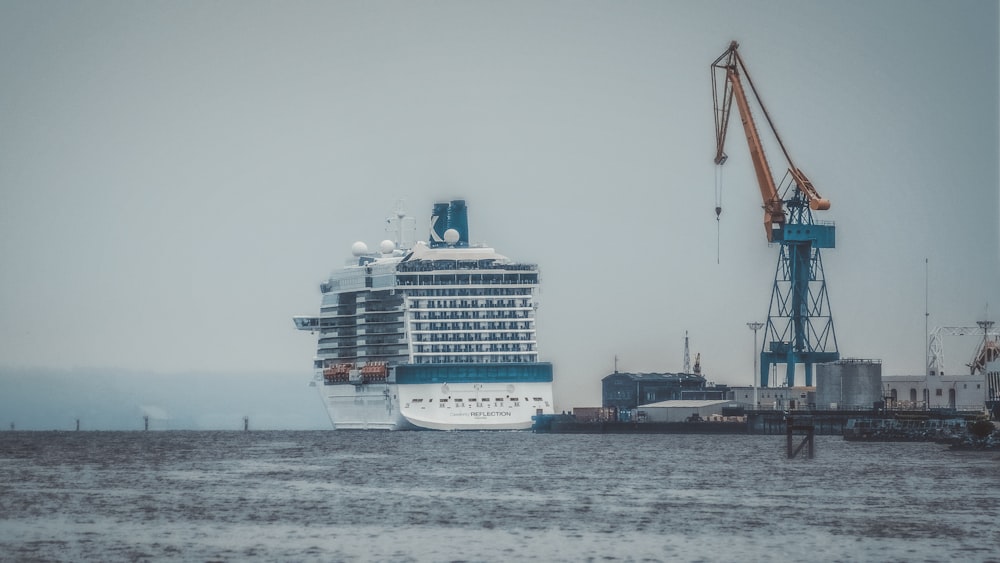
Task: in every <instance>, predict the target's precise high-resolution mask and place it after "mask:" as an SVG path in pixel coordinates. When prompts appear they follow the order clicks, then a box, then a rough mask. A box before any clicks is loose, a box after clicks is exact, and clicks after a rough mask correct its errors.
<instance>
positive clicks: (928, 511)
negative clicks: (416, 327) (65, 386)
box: [0, 431, 1000, 561]
mask: <svg viewBox="0 0 1000 563" xmlns="http://www.w3.org/2000/svg"><path fill="white" fill-rule="evenodd" d="M784 455H785V452H784V438H783V437H781V436H718V437H703V436H679V435H616V436H602V435H542V434H531V433H526V432H509V433H478V432H477V433H458V432H441V433H438V432H422V433H388V432H329V431H322V432H253V431H251V432H3V433H0V553H2V554H4V556H3V557H4V558H7V557H9V558H12V559H15V560H55V561H79V560H157V561H165V560H166V561H169V560H178V561H182V560H198V561H203V560H233V561H235V560H248V559H249V560H267V561H273V560H306V561H309V560H315V561H361V560H365V561H367V560H378V561H507V560H524V559H534V560H541V561H580V560H593V561H668V560H669V561H725V560H733V559H735V558H739V559H741V560H748V561H764V560H773V561H783V560H787V561H805V560H817V559H822V560H825V561H873V560H877V561H948V560H951V561H995V560H997V559H998V555H997V552H996V546H997V545H1000V529H998V527H997V522H998V516H1000V465H998V463H997V454H996V453H980V452H952V451H949V450H947V449H946V448H945V447H944V446H941V445H937V444H931V443H895V444H893V443H889V444H885V443H880V444H859V443H848V442H844V441H843V440H842V439H841V438H839V437H828V436H820V437H818V438H817V444H816V458H815V459H813V460H805V459H795V460H787V459H785V457H784Z"/></svg>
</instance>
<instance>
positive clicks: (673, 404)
mask: <svg viewBox="0 0 1000 563" xmlns="http://www.w3.org/2000/svg"><path fill="white" fill-rule="evenodd" d="M732 402H733V401H729V400H718V399H715V400H682V399H674V400H670V401H660V402H658V403H647V404H645V405H639V407H640V408H645V407H651V408H685V409H698V408H702V407H713V406H715V405H728V404H729V403H732Z"/></svg>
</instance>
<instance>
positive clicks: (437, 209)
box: [428, 203, 450, 248]
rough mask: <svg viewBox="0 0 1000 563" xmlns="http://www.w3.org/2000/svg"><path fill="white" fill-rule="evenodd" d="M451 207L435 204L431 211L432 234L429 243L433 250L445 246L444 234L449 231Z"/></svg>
mask: <svg viewBox="0 0 1000 563" xmlns="http://www.w3.org/2000/svg"><path fill="white" fill-rule="evenodd" d="M449 207H450V206H449V205H448V204H447V203H435V204H434V209H433V210H432V211H431V233H430V240H429V241H428V242H430V246H431V248H437V247H439V246H444V245H445V242H444V232H445V231H447V230H448V210H449Z"/></svg>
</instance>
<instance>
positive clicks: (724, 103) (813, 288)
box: [712, 41, 840, 387]
mask: <svg viewBox="0 0 1000 563" xmlns="http://www.w3.org/2000/svg"><path fill="white" fill-rule="evenodd" d="M738 49H739V44H738V43H737V42H735V41H733V42H732V43H731V44H730V45H729V48H728V49H726V51H725V52H724V53H723V54H722V55H721V56H719V58H717V59H716V60H715V62H713V63H712V89H713V92H714V103H715V138H716V153H715V164H716V165H717V166H722V164H724V163H725V162H726V159H727V156H726V153H725V152H724V148H725V143H726V131H727V129H728V125H729V115H730V108H731V107H732V103H733V100H734V99H735V100H736V106H737V108H738V111H739V115H740V120H741V121H742V123H743V131H744V133H745V135H746V139H747V145H748V146H749V149H750V160H751V161H752V163H753V167H754V172H755V174H756V178H757V185H758V187H759V188H760V193H761V198H762V199H763V208H764V233H765V235H766V236H767V241H768V243H776V244H778V245H779V250H778V265H777V268H776V270H775V274H774V285H773V287H772V290H771V304H770V307H769V309H768V313H767V324H766V325H765V329H764V341H763V343H762V345H761V351H760V382H761V386H762V387H767V386H768V374H769V373H770V371H771V366H772V365H776V364H785V365H786V379H785V381H786V385H788V386H789V387H791V386H793V385H794V384H795V366H796V364H800V363H801V364H803V366H804V371H805V384H806V385H807V386H808V385H812V368H813V364H816V363H822V362H832V361H836V360H838V359H840V353H839V352H838V351H837V336H836V334H835V332H834V330H833V315H832V313H831V311H830V300H829V296H828V294H827V291H826V277H825V275H824V273H823V260H822V258H821V257H820V249H821V248H834V246H835V242H836V235H835V228H834V225H833V223H831V222H824V221H816V220H815V219H814V218H813V213H812V212H813V211H823V210H826V209H829V208H830V202H829V200H826V199H824V198H822V197H820V195H819V193H818V192H817V191H816V189H815V188H814V187H813V185H812V182H811V181H809V179H808V178H806V176H805V174H803V173H802V171H801V170H800V169H799V168H798V167H796V166H795V164H794V163H793V162H792V159H791V157H790V156H789V155H788V151H787V150H786V149H785V145H784V143H783V142H782V141H781V137H779V136H778V132H777V130H776V129H775V128H774V123H773V122H772V121H771V117H770V116H769V115H768V113H767V109H765V108H764V104H763V102H761V99H760V96H759V94H758V93H757V88H756V87H755V86H754V84H753V81H752V80H751V79H750V75H749V73H747V69H746V65H745V64H744V63H743V59H742V57H740V54H739V51H738ZM744 80H746V83H747V85H749V86H750V91H751V92H752V93H753V96H754V99H755V100H756V102H757V106H758V107H759V108H760V110H761V113H762V114H763V115H764V117H765V119H766V120H767V125H768V126H769V128H770V130H771V132H772V134H773V135H774V139H775V140H776V141H777V143H778V146H779V147H780V148H781V152H782V154H783V155H784V157H785V160H786V161H787V163H788V172H787V173H786V174H785V176H784V179H783V180H782V181H781V183H780V184H778V183H775V181H774V176H772V174H771V169H770V166H769V165H768V162H767V157H766V155H765V154H764V147H763V144H762V143H761V139H760V134H759V133H758V131H757V125H756V123H755V122H754V118H753V115H752V114H751V111H750V102H749V100H748V98H747V93H746V90H744V87H743V81H744ZM718 193H720V192H719V188H718V187H717V194H718ZM717 197H718V196H717ZM721 212H722V204H721V200H717V201H716V207H715V213H716V218H718V216H719V214H721Z"/></svg>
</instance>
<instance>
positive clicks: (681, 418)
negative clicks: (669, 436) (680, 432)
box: [636, 400, 733, 422]
mask: <svg viewBox="0 0 1000 563" xmlns="http://www.w3.org/2000/svg"><path fill="white" fill-rule="evenodd" d="M732 404H733V403H732V401H726V400H723V401H719V400H708V401H697V400H695V401H690V400H688V401H660V402H658V403H651V404H648V405H641V406H640V407H639V408H638V411H637V416H636V418H637V421H638V422H691V421H702V420H709V419H711V418H715V417H721V416H723V415H724V413H723V409H724V408H726V407H729V406H730V405H732Z"/></svg>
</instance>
